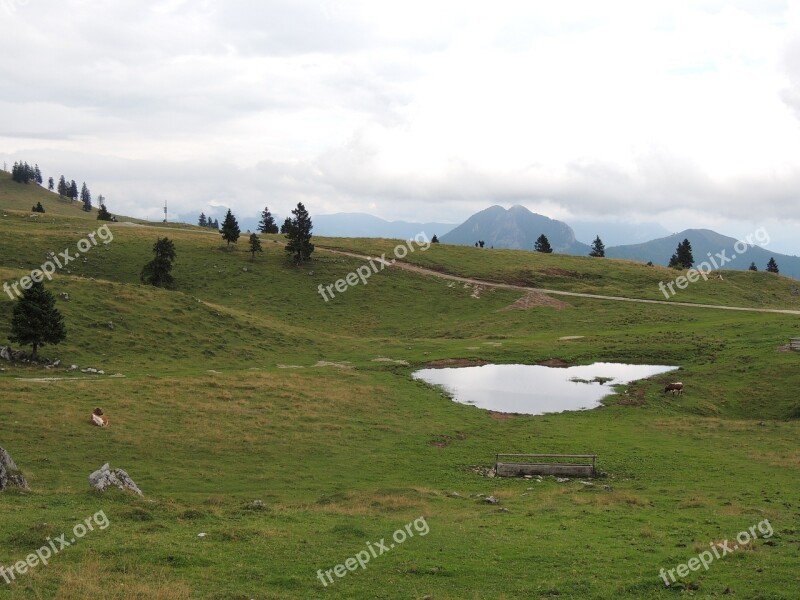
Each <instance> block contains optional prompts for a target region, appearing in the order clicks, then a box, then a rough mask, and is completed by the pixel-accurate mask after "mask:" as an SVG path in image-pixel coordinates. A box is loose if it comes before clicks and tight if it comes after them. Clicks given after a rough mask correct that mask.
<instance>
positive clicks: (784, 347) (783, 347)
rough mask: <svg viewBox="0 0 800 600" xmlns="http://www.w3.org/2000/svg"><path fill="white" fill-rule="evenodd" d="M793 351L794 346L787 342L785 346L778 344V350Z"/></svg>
mask: <svg viewBox="0 0 800 600" xmlns="http://www.w3.org/2000/svg"><path fill="white" fill-rule="evenodd" d="M791 351H792V347H791V346H790V345H789V344H786V345H785V346H778V352H791Z"/></svg>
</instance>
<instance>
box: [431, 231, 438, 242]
mask: <svg viewBox="0 0 800 600" xmlns="http://www.w3.org/2000/svg"><path fill="white" fill-rule="evenodd" d="M438 243H439V238H438V237H436V234H435V233H434V234H433V237H432V238H431V244H438Z"/></svg>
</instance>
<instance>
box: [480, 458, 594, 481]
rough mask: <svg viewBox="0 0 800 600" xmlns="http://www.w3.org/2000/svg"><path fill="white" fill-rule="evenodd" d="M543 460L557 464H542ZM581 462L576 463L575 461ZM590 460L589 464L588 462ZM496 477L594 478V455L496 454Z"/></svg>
mask: <svg viewBox="0 0 800 600" xmlns="http://www.w3.org/2000/svg"><path fill="white" fill-rule="evenodd" d="M543 459H548V460H549V461H556V460H557V461H559V462H544V460H543ZM578 460H580V461H583V462H576V461H578ZM589 460H591V462H588V461H589ZM494 470H495V474H496V475H497V477H524V476H525V475H557V476H560V477H594V476H596V475H597V455H596V454H496V455H495V463H494Z"/></svg>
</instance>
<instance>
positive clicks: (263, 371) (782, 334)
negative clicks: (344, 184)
mask: <svg viewBox="0 0 800 600" xmlns="http://www.w3.org/2000/svg"><path fill="white" fill-rule="evenodd" d="M13 186H19V184H11V183H10V182H9V183H6V182H4V181H3V178H2V177H0V192H4V193H3V194H2V195H0V209H5V210H3V211H2V212H0V215H2V216H0V233H2V235H0V279H2V281H4V282H10V281H14V280H16V279H18V278H19V277H21V276H22V275H24V274H25V273H26V272H30V270H31V269H33V268H36V267H38V266H39V265H40V264H41V263H42V262H43V261H44V260H45V258H46V254H47V252H49V251H54V252H61V251H62V250H65V249H72V250H73V252H74V251H75V248H76V244H77V242H78V240H80V239H81V238H83V237H85V236H86V235H87V234H88V233H89V232H91V231H93V230H95V229H97V227H98V226H99V225H101V223H99V222H97V221H96V220H94V218H93V217H92V216H91V215H87V214H86V213H83V212H82V211H80V210H79V209H78V210H73V209H72V208H70V207H68V206H62V207H59V205H58V204H57V203H56V204H54V208H53V209H52V210H51V209H50V207H49V205H46V209H47V210H48V212H47V213H46V214H45V215H43V216H42V217H41V218H39V219H31V218H30V217H29V216H28V214H27V213H26V212H25V211H27V210H28V209H29V208H30V206H29V205H31V204H34V203H35V202H36V201H38V199H40V198H41V195H42V194H44V195H48V192H46V191H45V190H41V188H38V189H37V188H24V187H22V186H19V187H22V189H18V188H15V187H13ZM37 195H39V196H37ZM34 198H36V199H34ZM52 200H53V199H52V198H49V196H48V204H49V203H50V202H52ZM56 202H57V199H56ZM312 217H313V215H312ZM110 231H111V232H112V234H113V241H111V242H110V243H109V244H107V245H106V244H99V245H97V246H96V247H93V248H92V249H91V250H90V251H88V252H86V253H85V254H83V255H82V256H81V258H80V259H78V260H76V261H74V262H72V263H71V264H70V265H69V266H68V271H69V272H67V270H65V271H63V272H60V273H58V274H57V275H56V276H55V277H54V279H53V281H52V282H49V283H48V284H47V287H48V289H50V290H51V291H52V292H53V293H54V294H56V296H57V298H59V301H58V308H59V309H60V310H61V311H62V312H63V313H64V315H65V318H66V323H67V329H68V339H67V340H66V341H65V342H64V343H62V344H61V345H59V346H57V347H56V348H51V347H45V348H44V349H43V350H42V352H43V353H44V354H45V355H47V356H50V357H52V358H55V357H58V358H60V359H61V360H62V367H60V368H57V369H43V368H39V367H31V366H25V365H12V364H9V363H2V364H0V368H3V369H4V370H3V371H0V389H2V410H3V418H2V419H0V446H2V447H4V448H6V449H7V450H8V451H9V452H11V454H12V456H13V457H14V458H15V460H16V462H17V464H18V465H19V467H20V468H21V469H22V470H23V472H24V473H25V475H26V476H27V477H28V479H29V481H30V483H31V486H32V491H31V492H28V493H22V492H3V493H0V513H2V515H3V518H2V519H0V565H10V564H12V563H14V562H16V561H19V560H24V559H25V557H26V556H27V555H28V554H30V553H31V552H32V551H34V550H35V549H36V548H38V547H39V546H41V545H42V544H43V543H44V541H45V539H46V538H47V537H48V536H50V537H51V538H55V537H57V536H59V535H60V534H61V533H62V532H70V531H72V527H73V525H74V524H75V523H77V522H82V521H83V520H84V518H86V517H87V516H89V515H93V514H96V513H97V512H98V511H101V510H102V511H104V513H105V515H107V516H108V519H109V522H110V525H109V526H108V528H107V529H105V530H102V531H100V530H97V531H94V532H91V533H89V534H88V535H87V536H86V537H85V538H84V539H82V540H81V541H80V542H78V543H77V544H75V545H74V546H71V547H69V548H67V549H65V550H63V551H62V552H61V553H60V554H58V555H57V556H56V557H54V558H53V559H52V560H51V562H50V564H49V565H48V566H39V567H37V568H35V569H33V570H32V571H31V572H30V573H29V574H26V575H24V576H23V577H21V578H20V579H19V580H18V581H17V582H14V583H13V584H11V585H6V584H5V583H4V582H3V581H2V580H1V579H0V600H3V599H5V598H8V599H14V600H16V599H21V598H76V599H77V598H87V597H93V596H94V597H102V598H120V599H128V598H170V599H172V598H178V599H180V598H208V599H212V598H213V599H222V598H226V599H227V598H233V599H246V598H259V599H265V598H270V599H273V598H274V599H278V598H281V599H282V598H435V599H437V600H439V599H461V598H498V599H506V598H554V597H558V598H576V599H577V598H580V599H584V598H592V599H606V598H631V599H640V598H673V597H675V596H676V595H695V596H697V597H717V596H722V595H723V594H727V593H733V594H734V596H733V597H738V598H770V599H782V598H786V599H788V598H792V597H794V596H793V595H794V592H792V591H791V590H792V589H794V587H793V586H794V585H795V583H796V572H797V550H798V539H797V533H796V529H797V514H798V512H800V500H799V499H798V498H799V497H800V495H799V494H798V491H800V484H798V481H800V480H799V479H798V470H800V461H799V460H798V451H797V443H796V439H797V436H798V433H800V431H799V430H800V427H798V421H797V416H798V415H800V406H798V401H797V397H796V390H797V384H798V383H799V382H800V380H799V379H798V376H797V373H798V361H799V360H800V353H790V352H781V351H778V348H779V346H781V345H783V344H785V343H786V341H787V338H788V337H789V336H790V335H793V334H794V335H797V332H798V329H800V327H798V317H796V316H791V315H777V314H759V313H733V312H728V311H720V310H713V309H701V308H691V307H681V306H662V305H643V304H630V303H620V302H611V301H602V300H595V299H588V298H561V299H562V300H564V301H565V302H566V303H567V305H566V306H563V307H561V308H554V307H549V306H533V307H531V308H529V309H528V310H502V309H504V308H506V307H508V306H509V305H511V304H512V303H514V302H515V301H516V300H518V299H519V298H520V296H522V295H523V294H522V293H520V292H514V291H511V290H503V289H492V288H481V289H479V290H477V291H476V290H475V288H474V286H472V287H465V286H464V285H461V284H453V283H452V282H448V281H444V280H441V279H437V278H435V277H429V276H421V275H418V274H414V273H410V272H405V271H400V270H396V269H387V270H385V271H382V272H380V273H378V274H376V275H374V276H373V277H372V278H371V279H370V280H369V283H368V285H358V286H355V287H353V288H351V289H349V290H348V291H347V292H346V293H344V294H341V295H338V296H337V297H336V298H335V299H333V300H331V301H330V302H327V303H326V302H324V301H323V300H322V299H321V297H320V296H319V294H318V293H317V286H318V285H320V284H323V285H326V284H330V283H332V282H334V281H336V280H337V279H339V278H341V277H344V276H346V275H347V273H349V272H351V271H353V270H354V269H355V268H357V267H358V266H360V265H361V264H363V261H361V260H359V259H356V258H350V257H346V256H341V255H337V254H332V253H328V252H325V251H324V250H323V249H322V248H320V249H318V251H317V252H316V253H315V255H314V260H313V261H312V262H311V263H309V264H307V265H304V266H302V267H299V268H295V267H292V266H291V265H290V264H289V263H288V262H287V260H286V258H285V253H284V251H283V245H282V240H281V236H262V237H263V239H264V241H265V243H264V249H265V252H264V253H263V255H259V256H258V257H257V258H256V259H255V260H254V261H253V260H251V259H250V255H249V254H248V253H246V252H245V249H244V246H245V243H244V242H245V240H244V239H242V240H240V243H239V244H238V246H240V247H238V248H233V249H232V250H227V249H226V248H224V245H223V243H222V241H221V239H220V238H219V237H218V236H217V235H216V234H213V233H209V232H207V231H205V230H201V229H199V228H193V227H184V228H175V229H164V228H163V227H154V226H145V225H137V224H126V223H117V224H111V225H110ZM159 235H161V236H163V235H168V236H169V237H170V238H171V239H173V240H174V242H175V245H176V249H177V253H178V258H177V262H176V266H175V271H174V275H175V277H176V281H177V287H176V289H175V290H173V291H166V290H159V289H154V288H150V287H146V286H142V285H140V284H139V282H138V276H139V272H140V270H141V267H142V265H143V264H144V263H145V262H146V261H147V260H149V258H150V255H151V248H152V245H153V243H154V242H155V240H156V238H157V237H158V236H159ZM315 241H316V242H317V243H318V244H319V245H320V246H332V247H333V246H335V247H338V248H342V249H346V250H350V251H357V252H365V253H372V254H375V253H377V254H380V253H382V252H391V250H392V248H393V247H394V246H395V245H396V244H397V243H398V242H397V241H392V240H341V239H339V240H337V239H332V238H331V239H325V240H322V239H316V240H315ZM84 259H85V260H84ZM407 260H409V261H413V262H414V263H416V264H420V265H424V266H427V267H430V268H433V269H436V270H439V271H443V272H450V273H456V274H461V275H466V276H473V277H481V278H484V279H492V280H495V281H509V282H523V283H526V284H531V285H539V286H542V287H550V288H554V289H564V290H573V291H591V292H594V293H608V294H612V293H613V294H614V295H622V296H629V297H645V298H658V297H659V294H660V292H659V291H658V287H657V284H658V281H660V280H663V279H664V278H666V277H669V278H670V279H671V278H674V277H675V274H676V273H675V272H674V271H672V270H668V269H663V268H659V267H653V268H649V267H645V266H643V265H640V264H634V263H628V262H625V261H611V260H593V259H589V258H583V257H567V256H558V255H549V256H544V255H536V254H531V253H529V252H514V251H497V250H495V251H489V250H479V249H475V248H463V247H454V246H446V245H439V246H433V247H431V248H430V249H429V250H428V251H425V252H420V251H417V252H415V253H413V254H410V255H409V257H408V259H407ZM793 285H795V282H792V281H790V280H788V279H786V278H782V277H775V276H772V275H769V274H766V273H733V272H731V273H727V272H726V273H724V279H723V280H711V281H709V282H698V283H696V284H692V285H690V286H689V287H688V288H687V289H686V290H682V291H681V292H680V294H678V295H677V296H676V298H675V300H678V301H689V302H711V301H713V302H716V303H719V304H728V305H738V306H755V307H763V306H768V307H780V308H797V307H798V297H797V295H796V294H795V293H794V291H793V290H794V289H795V288H794V287H793ZM62 293H66V294H68V295H69V301H66V300H63V299H60V295H61V294H62ZM662 298H663V296H662ZM12 308H13V303H12V301H11V300H9V299H8V297H7V296H4V297H2V298H0V344H2V343H4V340H5V338H6V337H7V335H8V324H9V321H10V315H11V311H12ZM565 336H583V337H582V338H580V339H573V340H561V339H560V338H563V337H565ZM551 358H558V359H561V360H563V361H566V362H568V363H572V364H586V363H591V362H594V361H620V362H626V361H627V362H633V363H658V364H675V365H677V366H680V367H681V371H680V374H679V375H678V376H676V377H680V379H681V380H682V381H684V382H685V383H686V386H687V391H686V394H685V395H684V396H682V397H679V396H676V397H672V396H665V395H663V394H662V393H661V389H662V386H663V383H664V381H667V380H668V379H669V378H670V377H671V376H668V375H665V376H658V377H655V378H653V379H652V380H645V381H641V382H637V383H633V384H631V385H629V386H624V387H621V388H620V389H619V393H618V394H617V395H615V396H613V397H611V398H609V399H608V401H607V402H606V403H605V407H604V408H601V409H597V410H593V411H585V412H574V413H562V414H553V415H545V416H539V417H528V416H503V415H494V414H491V413H487V412H485V411H481V410H479V409H476V408H473V407H469V406H465V405H461V404H457V403H455V402H452V401H451V400H450V399H449V398H448V397H447V396H446V395H445V394H444V393H443V392H442V391H441V390H440V389H437V388H434V387H431V386H428V385H425V384H423V383H420V382H418V381H414V380H413V379H412V378H411V377H410V374H411V372H412V371H413V370H414V369H415V368H417V367H419V366H422V365H424V364H426V363H428V362H430V361H433V360H441V359H478V360H487V361H493V362H502V363H515V362H519V363H528V364H533V363H537V362H540V361H544V360H547V359H551ZM376 359H391V360H393V361H405V362H407V363H408V364H402V363H392V362H384V361H377V360H376ZM72 364H76V365H78V367H80V368H85V367H95V368H99V369H102V370H103V371H104V372H105V374H104V375H87V374H83V373H81V372H80V370H77V371H70V370H68V366H69V365H72ZM65 366H67V368H64V367H65ZM45 378H53V379H54V380H45ZM96 406H101V407H102V408H103V409H104V410H105V411H106V413H107V414H108V415H109V417H110V420H111V426H110V427H109V428H108V429H96V428H93V427H91V426H89V425H88V424H87V421H88V416H89V414H90V412H91V410H92V409H93V408H94V407H96ZM496 452H565V453H583V452H593V453H597V454H598V455H599V457H600V459H599V466H600V468H601V470H602V471H603V472H604V473H605V474H606V476H605V477H604V478H603V479H600V480H597V481H596V482H595V485H593V486H588V485H583V484H581V483H580V482H579V481H577V480H572V481H569V482H562V483H559V482H558V481H556V480H554V479H552V478H546V479H545V480H544V481H542V482H541V483H539V482H534V481H528V480H506V479H503V480H498V479H490V478H486V477H481V476H479V475H477V474H476V473H475V472H474V467H475V466H484V467H488V466H490V465H491V464H492V463H493V460H494V454H495V453H496ZM105 462H111V465H112V467H121V468H124V469H126V470H127V471H128V472H129V473H130V475H131V476H132V477H133V478H134V479H135V480H136V482H137V483H138V484H139V487H141V489H142V490H143V491H144V494H145V496H144V498H136V497H132V496H130V495H125V494H122V493H117V492H109V493H107V494H105V495H101V494H99V493H97V492H93V491H90V489H89V487H88V483H87V476H88V475H89V473H90V472H92V471H93V470H95V469H97V468H98V467H100V465H101V464H103V463H105ZM604 486H605V487H604ZM453 492H457V493H458V494H457V495H454V494H453ZM477 494H483V495H495V496H496V497H497V498H499V499H500V502H501V504H500V506H499V508H502V509H507V511H508V512H505V511H500V510H499V508H498V506H492V505H488V504H486V503H484V502H482V501H481V500H480V498H478V497H477ZM255 500H260V501H262V502H263V507H262V506H261V505H260V504H258V503H254V501H255ZM421 516H423V517H424V518H425V520H426V523H427V524H428V525H429V527H430V531H429V533H428V534H427V535H425V536H421V535H419V534H418V535H416V536H415V537H413V538H410V539H408V540H406V541H405V542H404V543H402V544H398V545H396V547H394V548H392V549H391V550H390V551H389V552H387V553H385V554H383V555H381V556H378V557H375V558H373V559H372V560H371V561H370V562H369V564H368V566H367V568H366V569H363V570H362V569H360V568H359V569H357V570H356V571H355V572H351V573H348V575H347V576H346V577H344V578H341V579H337V580H336V582H335V583H334V584H333V585H329V586H327V587H323V586H322V584H321V583H320V581H319V579H317V570H318V569H322V570H326V569H332V568H333V567H335V565H337V564H339V563H344V562H345V560H346V559H347V558H348V557H351V556H354V555H355V554H356V553H357V552H359V551H361V550H363V549H364V548H365V547H366V544H367V542H371V543H372V544H373V545H374V544H375V542H377V541H378V540H381V538H385V539H386V540H387V542H389V541H391V540H390V538H391V536H392V534H393V532H394V531H395V530H397V529H401V528H404V526H405V525H406V524H408V523H410V522H412V521H414V520H415V519H418V518H419V517H421ZM764 519H768V520H769V522H770V523H771V525H772V526H773V527H774V531H775V534H774V536H772V537H771V538H770V539H769V540H759V541H757V542H755V543H754V544H753V545H752V547H751V548H749V549H747V550H742V551H739V552H736V553H734V554H733V555H729V556H726V557H724V558H721V559H719V560H717V561H715V562H714V563H713V564H712V565H711V566H710V568H709V570H708V571H705V570H701V571H699V572H692V573H691V575H690V576H689V577H687V578H685V579H684V583H685V585H682V586H673V587H672V588H665V586H664V584H663V582H662V580H661V579H660V578H659V576H658V573H659V569H661V568H662V567H663V568H666V569H671V568H675V567H676V566H677V565H678V564H680V563H684V562H686V561H688V560H689V559H690V558H692V557H694V556H696V555H697V554H698V553H699V552H701V551H703V550H704V549H706V548H708V545H709V543H710V542H712V541H720V542H721V541H722V540H724V539H730V540H732V539H733V538H734V537H735V536H736V535H737V533H738V532H740V531H742V530H746V529H748V528H749V527H751V526H753V525H755V524H756V523H759V522H762V521H763V520H764ZM201 533H204V534H206V535H205V536H203V537H198V534H201ZM726 590H727V591H726Z"/></svg>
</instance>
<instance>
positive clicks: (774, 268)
mask: <svg viewBox="0 0 800 600" xmlns="http://www.w3.org/2000/svg"><path fill="white" fill-rule="evenodd" d="M767 273H780V270H778V263H776V262H775V257H773V256H770V257H769V262H768V263H767Z"/></svg>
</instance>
